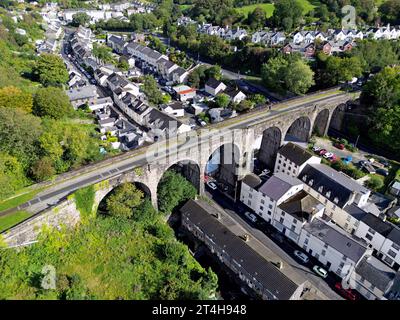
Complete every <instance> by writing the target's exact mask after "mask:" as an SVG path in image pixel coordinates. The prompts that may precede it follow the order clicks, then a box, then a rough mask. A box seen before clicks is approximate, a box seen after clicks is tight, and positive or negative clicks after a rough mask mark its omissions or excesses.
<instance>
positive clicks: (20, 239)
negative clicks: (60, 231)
mask: <svg viewBox="0 0 400 320" xmlns="http://www.w3.org/2000/svg"><path fill="white" fill-rule="evenodd" d="M79 221H80V214H79V210H77V209H76V205H75V201H74V199H69V200H65V201H63V202H62V203H60V204H59V205H57V206H56V207H53V208H51V209H48V210H45V211H43V212H41V213H39V214H37V215H35V216H33V217H31V218H29V219H28V220H25V221H24V222H22V223H20V224H18V225H17V226H15V227H13V228H11V229H9V230H7V231H6V232H4V233H2V234H1V236H2V238H3V240H4V242H5V243H6V244H7V245H8V246H10V247H18V246H23V245H27V244H30V243H32V242H34V241H35V240H36V239H37V236H38V234H39V232H40V231H41V230H42V228H43V226H45V225H48V226H52V227H59V226H61V225H65V226H67V227H75V226H76V224H77V223H78V222H79Z"/></svg>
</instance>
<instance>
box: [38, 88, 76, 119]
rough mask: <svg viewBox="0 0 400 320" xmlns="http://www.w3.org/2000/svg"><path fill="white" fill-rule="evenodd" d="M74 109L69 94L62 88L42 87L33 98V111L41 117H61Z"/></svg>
mask: <svg viewBox="0 0 400 320" xmlns="http://www.w3.org/2000/svg"><path fill="white" fill-rule="evenodd" d="M72 110H73V109H72V106H71V103H70V102H69V98H68V96H67V95H66V94H65V92H64V91H63V90H62V89H60V88H55V87H47V88H40V89H38V91H37V92H36V94H35V96H34V98H33V113H34V114H35V115H37V116H40V117H50V118H54V119H61V118H63V117H66V116H68V115H70V114H71V112H72Z"/></svg>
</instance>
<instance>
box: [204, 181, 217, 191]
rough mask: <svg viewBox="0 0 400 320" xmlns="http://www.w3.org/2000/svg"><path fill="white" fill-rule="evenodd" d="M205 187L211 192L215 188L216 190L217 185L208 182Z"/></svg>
mask: <svg viewBox="0 0 400 320" xmlns="http://www.w3.org/2000/svg"><path fill="white" fill-rule="evenodd" d="M207 186H209V187H210V189H212V190H217V188H218V187H217V185H216V184H215V182H212V181H208V182H207Z"/></svg>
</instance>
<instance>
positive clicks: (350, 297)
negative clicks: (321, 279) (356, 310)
mask: <svg viewBox="0 0 400 320" xmlns="http://www.w3.org/2000/svg"><path fill="white" fill-rule="evenodd" d="M335 288H336V289H337V291H339V293H340V294H341V295H342V296H343V297H344V298H346V299H347V300H353V301H354V300H357V296H356V294H355V293H354V292H353V290H351V289H344V288H343V287H342V284H341V283H340V282H338V283H336V284H335Z"/></svg>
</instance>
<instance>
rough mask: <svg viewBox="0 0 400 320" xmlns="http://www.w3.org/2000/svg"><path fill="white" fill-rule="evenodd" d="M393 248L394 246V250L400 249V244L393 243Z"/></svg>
mask: <svg viewBox="0 0 400 320" xmlns="http://www.w3.org/2000/svg"><path fill="white" fill-rule="evenodd" d="M392 248H393V249H394V250H400V246H398V245H397V244H395V243H392Z"/></svg>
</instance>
